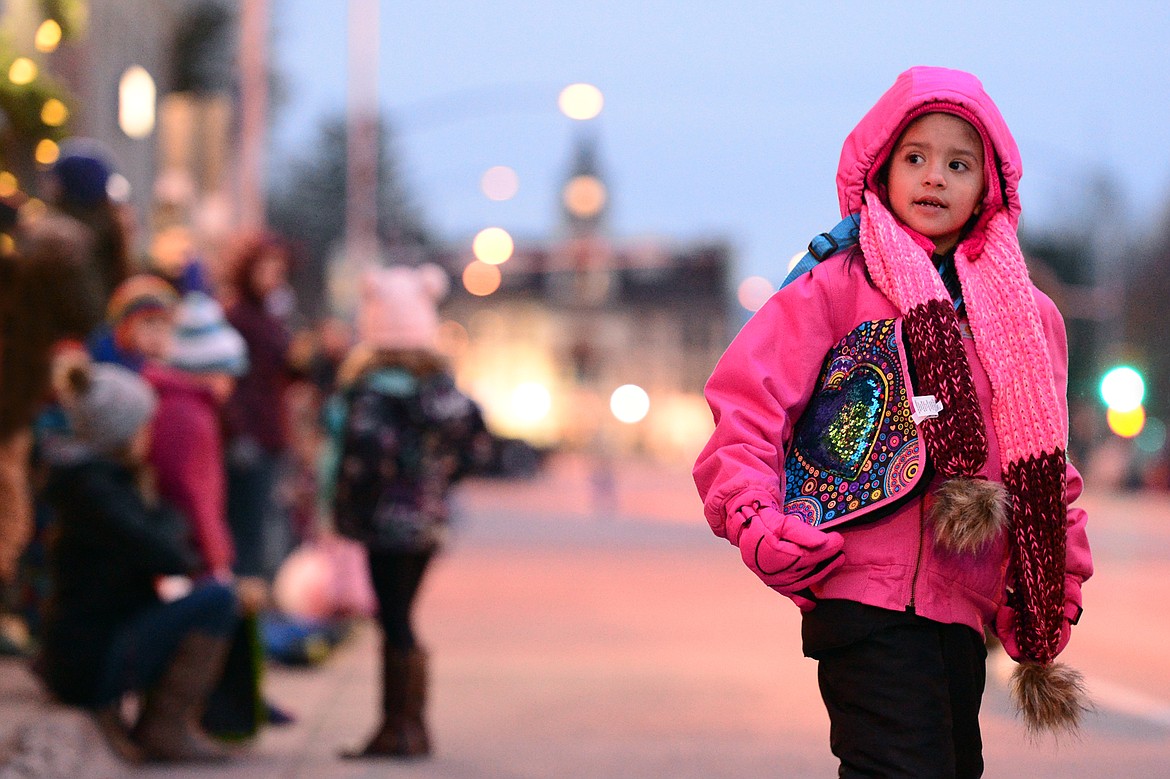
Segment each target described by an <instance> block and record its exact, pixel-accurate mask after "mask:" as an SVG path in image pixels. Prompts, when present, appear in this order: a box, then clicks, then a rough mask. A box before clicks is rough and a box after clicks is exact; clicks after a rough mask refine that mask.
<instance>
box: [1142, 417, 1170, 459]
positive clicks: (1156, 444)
mask: <svg viewBox="0 0 1170 779" xmlns="http://www.w3.org/2000/svg"><path fill="white" fill-rule="evenodd" d="M1134 443H1135V444H1137V448H1138V449H1141V450H1142V451H1143V452H1145V453H1146V454H1158V453H1159V452H1161V451H1162V447H1164V446H1165V445H1166V423H1165V422H1163V421H1162V420H1160V419H1158V418H1157V417H1148V418H1147V419H1146V426H1145V427H1144V428H1142V432H1141V434H1140V435H1138V437H1137V441H1135V442H1134Z"/></svg>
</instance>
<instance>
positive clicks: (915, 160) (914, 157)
mask: <svg viewBox="0 0 1170 779" xmlns="http://www.w3.org/2000/svg"><path fill="white" fill-rule="evenodd" d="M925 160H926V158H925V157H923V156H922V155H921V154H919V153H918V152H916V151H912V152H910V153H909V154H907V155H906V162H909V163H910V164H911V165H917V164H919V163H920V162H924V161H925Z"/></svg>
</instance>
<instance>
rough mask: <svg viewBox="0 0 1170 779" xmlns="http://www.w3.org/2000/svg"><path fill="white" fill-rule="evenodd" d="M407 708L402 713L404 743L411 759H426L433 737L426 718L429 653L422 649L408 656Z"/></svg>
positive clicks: (404, 747) (405, 750) (405, 751)
mask: <svg viewBox="0 0 1170 779" xmlns="http://www.w3.org/2000/svg"><path fill="white" fill-rule="evenodd" d="M406 663H407V677H406V706H405V708H404V709H403V711H402V742H403V749H404V753H405V754H406V755H407V756H409V757H425V756H426V755H429V754H430V753H431V737H430V734H429V733H428V732H427V723H426V719H425V717H424V715H425V713H426V706H427V688H428V687H429V686H430V678H429V676H428V674H427V653H426V652H425V651H423V650H422V649H421V648H419V649H415V650H414V651H413V652H411V653H410V654H409V655H408V656H407V660H406Z"/></svg>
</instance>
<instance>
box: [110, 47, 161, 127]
mask: <svg viewBox="0 0 1170 779" xmlns="http://www.w3.org/2000/svg"><path fill="white" fill-rule="evenodd" d="M156 94H157V91H156V89H155V86H154V79H153V78H152V77H151V75H150V74H149V73H147V72H146V68H143V67H141V66H140V65H131V66H130V67H128V68H126V70H125V71H124V72H123V73H122V78H121V79H120V80H119V81H118V126H119V127H121V128H122V132H124V133H126V135H128V136H130V137H131V138H145V137H146V136H148V135H150V133H151V131H152V130H154V109H155V106H154V103H155V96H156Z"/></svg>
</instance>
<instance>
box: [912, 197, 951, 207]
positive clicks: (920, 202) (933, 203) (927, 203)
mask: <svg viewBox="0 0 1170 779" xmlns="http://www.w3.org/2000/svg"><path fill="white" fill-rule="evenodd" d="M914 205H916V206H926V207H928V208H946V207H947V206H946V203H943V202H942V201H940V200H930V199H926V200H915V201H914Z"/></svg>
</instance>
